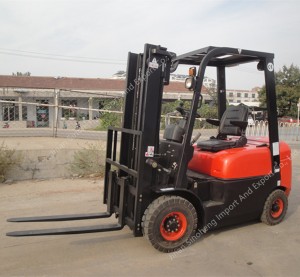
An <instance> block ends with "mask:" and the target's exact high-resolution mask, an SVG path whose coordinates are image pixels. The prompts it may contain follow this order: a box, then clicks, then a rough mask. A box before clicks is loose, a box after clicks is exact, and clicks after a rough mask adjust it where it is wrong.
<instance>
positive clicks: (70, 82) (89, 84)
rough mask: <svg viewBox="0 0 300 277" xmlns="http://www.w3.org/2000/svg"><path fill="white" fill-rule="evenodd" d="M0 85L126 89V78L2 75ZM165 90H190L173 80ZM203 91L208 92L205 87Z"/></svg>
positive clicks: (42, 87)
mask: <svg viewBox="0 0 300 277" xmlns="http://www.w3.org/2000/svg"><path fill="white" fill-rule="evenodd" d="M0 87H11V88H37V89H81V90H106V91H125V80H120V79H102V78H69V77H36V76H7V75H0ZM164 91H165V92H189V91H188V90H187V89H186V88H185V87H184V83H183V82H171V83H170V85H168V86H165V87H164ZM202 91H203V92H207V90H206V88H205V87H203V89H202Z"/></svg>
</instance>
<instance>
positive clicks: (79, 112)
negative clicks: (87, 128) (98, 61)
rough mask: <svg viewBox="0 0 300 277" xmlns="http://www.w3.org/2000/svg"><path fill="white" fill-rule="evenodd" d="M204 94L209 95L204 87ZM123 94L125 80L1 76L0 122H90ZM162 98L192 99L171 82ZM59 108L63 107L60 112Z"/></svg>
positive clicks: (47, 124) (29, 124)
mask: <svg viewBox="0 0 300 277" xmlns="http://www.w3.org/2000/svg"><path fill="white" fill-rule="evenodd" d="M125 74H126V73H125ZM119 75H122V74H119ZM202 91H203V94H205V93H206V89H205V87H203V88H202ZM124 95H125V80H124V79H123V78H116V79H101V78H93V79H92V78H65V77H33V76H28V77H21V76H0V123H1V121H2V124H3V122H7V121H9V122H11V125H13V126H16V127H19V128H25V127H26V126H27V127H53V126H54V124H55V122H54V119H55V118H56V117H57V118H59V122H58V126H62V124H63V121H64V120H66V119H71V118H73V119H77V118H80V119H84V120H90V121H91V120H94V119H97V118H98V117H99V111H98V110H99V109H102V108H103V99H107V98H110V99H114V98H120V97H124ZM205 97H208V96H205ZM163 99H164V100H166V101H174V100H180V99H182V100H191V99H192V93H191V92H190V91H189V90H187V89H186V88H185V87H184V84H183V83H182V82H170V84H169V85H168V86H165V87H164V92H163ZM58 106H64V107H61V108H59V109H58V108H57V107H58ZM78 108H82V109H78Z"/></svg>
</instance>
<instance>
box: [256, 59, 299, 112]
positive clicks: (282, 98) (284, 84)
mask: <svg viewBox="0 0 300 277" xmlns="http://www.w3.org/2000/svg"><path fill="white" fill-rule="evenodd" d="M275 84H276V96H277V108H278V116H284V115H289V116H292V117H296V116H297V103H298V101H299V98H300V69H299V67H297V66H295V65H293V64H292V65H291V66H290V67H287V66H283V67H282V69H280V70H279V71H278V72H275ZM259 100H260V102H261V106H262V107H265V106H266V88H265V86H264V87H263V88H262V89H261V90H260V92H259Z"/></svg>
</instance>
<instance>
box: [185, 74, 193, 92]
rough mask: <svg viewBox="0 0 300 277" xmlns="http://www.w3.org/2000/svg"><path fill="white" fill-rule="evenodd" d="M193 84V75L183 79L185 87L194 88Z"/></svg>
mask: <svg viewBox="0 0 300 277" xmlns="http://www.w3.org/2000/svg"><path fill="white" fill-rule="evenodd" d="M194 85H195V79H194V78H193V77H188V78H186V79H185V87H186V88H187V89H190V90H192V89H193V88H194Z"/></svg>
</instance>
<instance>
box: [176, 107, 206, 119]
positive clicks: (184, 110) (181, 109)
mask: <svg viewBox="0 0 300 277" xmlns="http://www.w3.org/2000/svg"><path fill="white" fill-rule="evenodd" d="M176 111H177V112H179V113H180V114H181V115H182V116H184V117H189V115H190V111H189V110H187V109H184V108H183V107H182V106H179V107H177V108H176ZM200 117H201V116H200V114H199V113H196V118H200Z"/></svg>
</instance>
